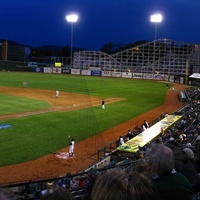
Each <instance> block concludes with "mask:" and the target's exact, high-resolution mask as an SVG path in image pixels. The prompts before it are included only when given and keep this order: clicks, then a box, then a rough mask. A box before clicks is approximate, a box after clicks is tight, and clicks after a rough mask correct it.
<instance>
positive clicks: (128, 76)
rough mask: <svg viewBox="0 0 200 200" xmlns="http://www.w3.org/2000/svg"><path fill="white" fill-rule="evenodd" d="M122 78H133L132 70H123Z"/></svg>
mask: <svg viewBox="0 0 200 200" xmlns="http://www.w3.org/2000/svg"><path fill="white" fill-rule="evenodd" d="M122 78H132V73H131V72H122Z"/></svg>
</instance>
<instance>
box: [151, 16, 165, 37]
mask: <svg viewBox="0 0 200 200" xmlns="http://www.w3.org/2000/svg"><path fill="white" fill-rule="evenodd" d="M150 21H151V22H153V23H155V40H156V39H157V29H158V27H157V26H158V23H160V22H162V15H161V14H154V15H151V18H150Z"/></svg>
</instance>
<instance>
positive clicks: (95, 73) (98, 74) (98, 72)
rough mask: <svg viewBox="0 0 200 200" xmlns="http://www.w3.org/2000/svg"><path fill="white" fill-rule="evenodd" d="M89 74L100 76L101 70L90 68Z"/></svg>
mask: <svg viewBox="0 0 200 200" xmlns="http://www.w3.org/2000/svg"><path fill="white" fill-rule="evenodd" d="M91 75H92V76H101V71H96V70H95V71H94V70H92V71H91Z"/></svg>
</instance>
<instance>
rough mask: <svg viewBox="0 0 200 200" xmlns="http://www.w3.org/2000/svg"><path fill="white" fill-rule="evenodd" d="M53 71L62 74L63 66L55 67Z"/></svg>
mask: <svg viewBox="0 0 200 200" xmlns="http://www.w3.org/2000/svg"><path fill="white" fill-rule="evenodd" d="M53 73H54V74H61V68H55V67H54V68H53Z"/></svg>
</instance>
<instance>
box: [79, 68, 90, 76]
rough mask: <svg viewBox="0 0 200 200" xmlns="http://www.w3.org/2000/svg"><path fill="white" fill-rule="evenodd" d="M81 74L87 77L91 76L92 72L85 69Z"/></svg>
mask: <svg viewBox="0 0 200 200" xmlns="http://www.w3.org/2000/svg"><path fill="white" fill-rule="evenodd" d="M81 74H82V75H85V76H90V75H91V71H90V70H85V69H84V70H82V71H81Z"/></svg>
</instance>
